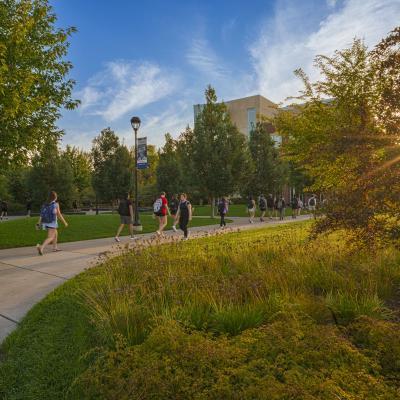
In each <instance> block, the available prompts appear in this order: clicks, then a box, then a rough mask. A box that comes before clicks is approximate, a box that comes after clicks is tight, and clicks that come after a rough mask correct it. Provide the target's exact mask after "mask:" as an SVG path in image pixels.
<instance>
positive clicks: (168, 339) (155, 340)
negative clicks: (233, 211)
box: [0, 223, 400, 400]
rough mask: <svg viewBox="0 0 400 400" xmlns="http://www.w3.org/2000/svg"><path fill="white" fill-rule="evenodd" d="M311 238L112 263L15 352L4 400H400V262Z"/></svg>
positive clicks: (298, 231) (167, 248)
mask: <svg viewBox="0 0 400 400" xmlns="http://www.w3.org/2000/svg"><path fill="white" fill-rule="evenodd" d="M308 227H309V224H308V223H306V224H296V225H293V226H281V227H275V228H269V229H260V230H257V231H248V232H240V233H231V234H227V235H221V236H212V237H208V238H204V239H199V240H194V241H190V242H186V243H177V242H176V243H175V242H174V243H170V244H166V245H163V246H160V245H155V246H152V247H145V246H146V245H148V244H154V243H145V244H144V245H139V246H138V247H136V249H135V250H134V251H133V252H130V253H126V254H124V255H123V256H119V257H116V258H113V259H110V260H104V262H103V263H102V264H101V265H100V266H99V267H97V268H94V269H92V270H90V271H87V272H86V273H85V274H83V275H80V276H79V277H78V278H77V279H76V280H73V281H71V282H69V283H68V284H67V285H65V286H63V287H62V288H60V289H58V290H57V291H56V292H55V293H54V294H53V295H51V296H50V297H48V298H47V299H46V300H45V301H44V302H42V303H40V304H39V305H38V306H36V307H35V308H34V309H33V310H32V311H31V313H29V315H28V317H27V318H26V319H25V320H24V321H23V323H22V324H21V327H20V328H19V329H18V330H17V331H16V332H15V333H14V334H12V335H11V336H10V337H9V338H8V340H6V342H5V344H4V345H3V348H2V351H3V363H2V365H1V367H0V374H1V375H0V378H1V379H0V397H1V395H3V397H4V398H5V399H8V400H11V399H13V400H14V399H34V398H43V399H45V398H69V399H161V398H162V399H322V400H325V399H326V400H331V399H332V400H334V399H349V400H353V399H354V400H356V399H357V400H358V399H371V400H373V399H374V400H375V399H387V400H394V399H396V398H398V396H399V395H400V391H399V387H400V361H399V360H400V335H399V333H398V332H399V331H400V329H399V328H400V323H399V322H398V317H399V314H398V310H397V309H396V308H395V307H393V305H396V304H398V289H399V287H400V252H399V251H398V250H396V249H394V248H387V249H385V250H379V251H376V252H370V251H368V250H363V251H361V250H356V248H355V247H353V246H352V244H351V243H349V242H347V240H346V237H345V236H344V235H339V234H338V235H335V236H330V237H323V238H320V239H318V240H317V241H314V242H309V241H308V239H307V237H308V236H307V231H308ZM43 319H44V321H45V322H47V324H48V327H46V328H45V327H44V326H43V324H42V322H44V321H43ZM66 326H68V329H67V330H66V332H64V330H63V329H65V327H66ZM95 343H96V344H97V345H98V347H96V348H95ZM40 355H42V356H40ZM39 357H41V358H40V360H39V361H38V359H39ZM65 359H67V360H68V366H67V367H66V365H65V362H63V361H62V360H65ZM36 362H39V368H38V369H37V370H35V368H34V367H33V366H34V364H35V363H36ZM25 366H28V368H25ZM64 368H66V369H67V373H64ZM53 381H54V383H53ZM1 382H3V383H1ZM17 382H19V383H18V384H17ZM35 396H36V397H35ZM40 396H41V397H40Z"/></svg>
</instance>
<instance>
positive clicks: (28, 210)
mask: <svg viewBox="0 0 400 400" xmlns="http://www.w3.org/2000/svg"><path fill="white" fill-rule="evenodd" d="M31 213H32V200H28V201H27V202H26V216H27V217H30V216H31Z"/></svg>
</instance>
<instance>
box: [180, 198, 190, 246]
mask: <svg viewBox="0 0 400 400" xmlns="http://www.w3.org/2000/svg"><path fill="white" fill-rule="evenodd" d="M176 219H177V220H178V221H179V228H180V229H181V230H182V231H183V239H184V240H187V239H188V236H189V232H188V224H189V221H191V220H192V205H191V204H190V202H189V201H188V199H187V196H186V193H182V194H181V197H180V202H179V207H178V211H177V213H176Z"/></svg>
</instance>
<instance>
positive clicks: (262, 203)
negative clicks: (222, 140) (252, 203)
mask: <svg viewBox="0 0 400 400" xmlns="http://www.w3.org/2000/svg"><path fill="white" fill-rule="evenodd" d="M258 207H259V208H260V211H261V216H260V221H261V222H264V216H265V213H266V212H267V199H266V198H265V197H264V195H263V194H262V195H260V199H259V201H258Z"/></svg>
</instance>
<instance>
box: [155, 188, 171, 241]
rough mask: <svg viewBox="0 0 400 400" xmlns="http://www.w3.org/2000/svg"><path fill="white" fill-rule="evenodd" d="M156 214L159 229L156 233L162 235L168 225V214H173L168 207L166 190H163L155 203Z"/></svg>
mask: <svg viewBox="0 0 400 400" xmlns="http://www.w3.org/2000/svg"><path fill="white" fill-rule="evenodd" d="M153 212H154V215H155V216H156V217H157V218H158V229H157V231H156V234H157V235H158V236H160V235H162V233H163V230H164V228H165V227H166V226H167V222H168V220H167V215H171V213H170V211H169V208H168V201H167V198H166V197H165V192H161V194H160V197H159V198H158V199H157V200H156V201H155V202H154V204H153Z"/></svg>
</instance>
